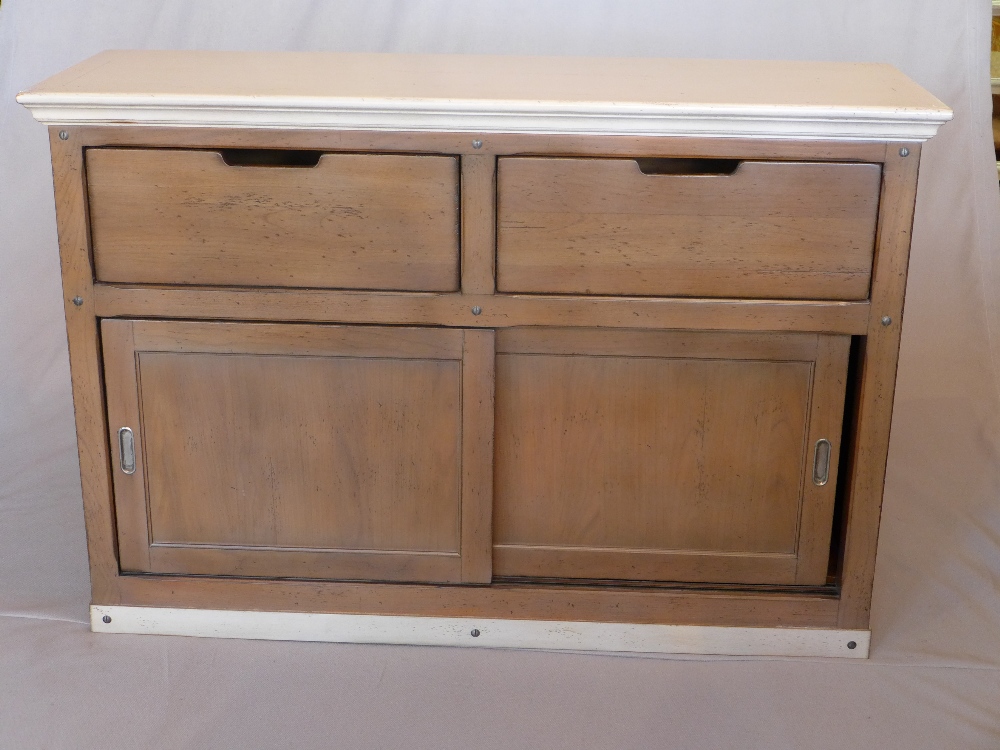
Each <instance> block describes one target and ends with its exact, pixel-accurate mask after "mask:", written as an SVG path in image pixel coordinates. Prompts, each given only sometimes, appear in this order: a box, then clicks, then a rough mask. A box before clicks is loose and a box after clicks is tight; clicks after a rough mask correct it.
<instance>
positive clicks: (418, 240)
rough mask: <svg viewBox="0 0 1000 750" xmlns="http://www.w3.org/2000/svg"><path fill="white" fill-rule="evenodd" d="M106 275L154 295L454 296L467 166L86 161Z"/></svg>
mask: <svg viewBox="0 0 1000 750" xmlns="http://www.w3.org/2000/svg"><path fill="white" fill-rule="evenodd" d="M87 181H88V186H89V197H90V217H91V224H92V236H93V252H94V264H95V273H96V278H97V279H99V280H101V281H114V282H131V283H146V284H224V285H234V286H271V287H273V286H285V287H334V288H361V289H413V290H418V291H424V290H434V291H451V290H456V289H458V266H459V258H458V161H457V159H455V158H453V157H447V156H403V155H393V154H323V155H322V156H321V157H319V163H318V164H316V166H314V167H280V166H279V167H273V166H272V167H262V166H230V165H229V164H227V163H226V162H225V161H224V159H223V155H222V154H220V153H218V152H212V151H187V150H153V149H110V148H98V149H89V150H88V151H87Z"/></svg>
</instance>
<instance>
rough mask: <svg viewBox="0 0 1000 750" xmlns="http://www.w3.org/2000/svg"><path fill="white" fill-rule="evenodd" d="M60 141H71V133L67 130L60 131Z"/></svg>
mask: <svg viewBox="0 0 1000 750" xmlns="http://www.w3.org/2000/svg"><path fill="white" fill-rule="evenodd" d="M59 140H60V141H65V140H69V133H67V132H66V131H65V130H60V131H59Z"/></svg>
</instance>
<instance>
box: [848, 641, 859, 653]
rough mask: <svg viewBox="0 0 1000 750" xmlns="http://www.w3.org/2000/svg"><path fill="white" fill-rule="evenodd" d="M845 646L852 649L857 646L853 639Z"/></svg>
mask: <svg viewBox="0 0 1000 750" xmlns="http://www.w3.org/2000/svg"><path fill="white" fill-rule="evenodd" d="M847 647H848V648H849V649H851V650H852V651H853V650H854V649H856V648H857V647H858V644H857V643H855V642H854V641H848V642H847Z"/></svg>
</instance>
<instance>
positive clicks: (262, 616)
mask: <svg viewBox="0 0 1000 750" xmlns="http://www.w3.org/2000/svg"><path fill="white" fill-rule="evenodd" d="M105 618H109V621H107V622H106V621H105ZM90 629H91V630H92V631H93V632H95V633H140V634H151V635H183V636H194V637H200V638H248V639H255V640H270V641H319V642H327V643H381V644H397V645H399V644H406V645H415V646H464V647H470V646H474V647H482V648H521V649H545V650H556V651H589V652H608V653H614V652H626V653H649V654H706V655H709V654H710V655H721V656H839V657H848V658H858V659H866V658H868V649H869V645H870V640H871V632H870V631H868V630H845V629H822V628H742V627H717V626H707V625H650V624H622V623H602V622H562V621H548V620H499V619H480V618H475V617H408V616H387V615H356V614H329V613H310V612H254V611H245V610H225V609H177V608H166V607H128V606H114V605H102V604H95V605H92V606H91V608H90ZM473 633H478V635H475V636H474V635H473ZM849 643H854V644H855V647H854V648H850V647H849V645H848V644H849Z"/></svg>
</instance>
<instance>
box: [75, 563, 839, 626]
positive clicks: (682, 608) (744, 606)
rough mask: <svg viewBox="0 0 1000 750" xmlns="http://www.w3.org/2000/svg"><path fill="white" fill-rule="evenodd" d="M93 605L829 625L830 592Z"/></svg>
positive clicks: (265, 586)
mask: <svg viewBox="0 0 1000 750" xmlns="http://www.w3.org/2000/svg"><path fill="white" fill-rule="evenodd" d="M109 598H111V599H114V601H96V602H94V603H95V604H123V605H134V606H152V607H155V606H159V607H187V608H199V609H209V608H212V607H215V608H224V609H260V610H270V611H274V612H346V613H350V612H355V613H367V614H384V615H415V616H423V617H428V616H440V617H513V618H519V619H532V620H554V619H556V618H557V617H559V616H572V618H573V619H574V620H582V621H587V622H646V623H657V622H658V623H665V624H674V625H696V624H705V623H711V624H714V625H734V626H745V627H820V628H825V627H836V624H835V623H836V617H837V598H836V597H835V596H833V595H831V594H816V593H814V592H762V591H747V590H739V591H712V590H677V589H673V590H671V589H667V588H665V589H642V588H630V587H624V586H554V585H545V584H539V585H531V586H525V585H523V584H512V583H494V584H493V585H491V586H449V585H435V586H430V585H422V584H393V583H356V582H335V581H269V580H260V579H257V580H254V579H245V578H244V579H240V578H229V579H223V578H212V577H194V578H193V577H190V576H146V575H123V576H121V577H119V578H118V580H117V587H116V589H115V591H114V593H113V595H112V596H111V597H109Z"/></svg>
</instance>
